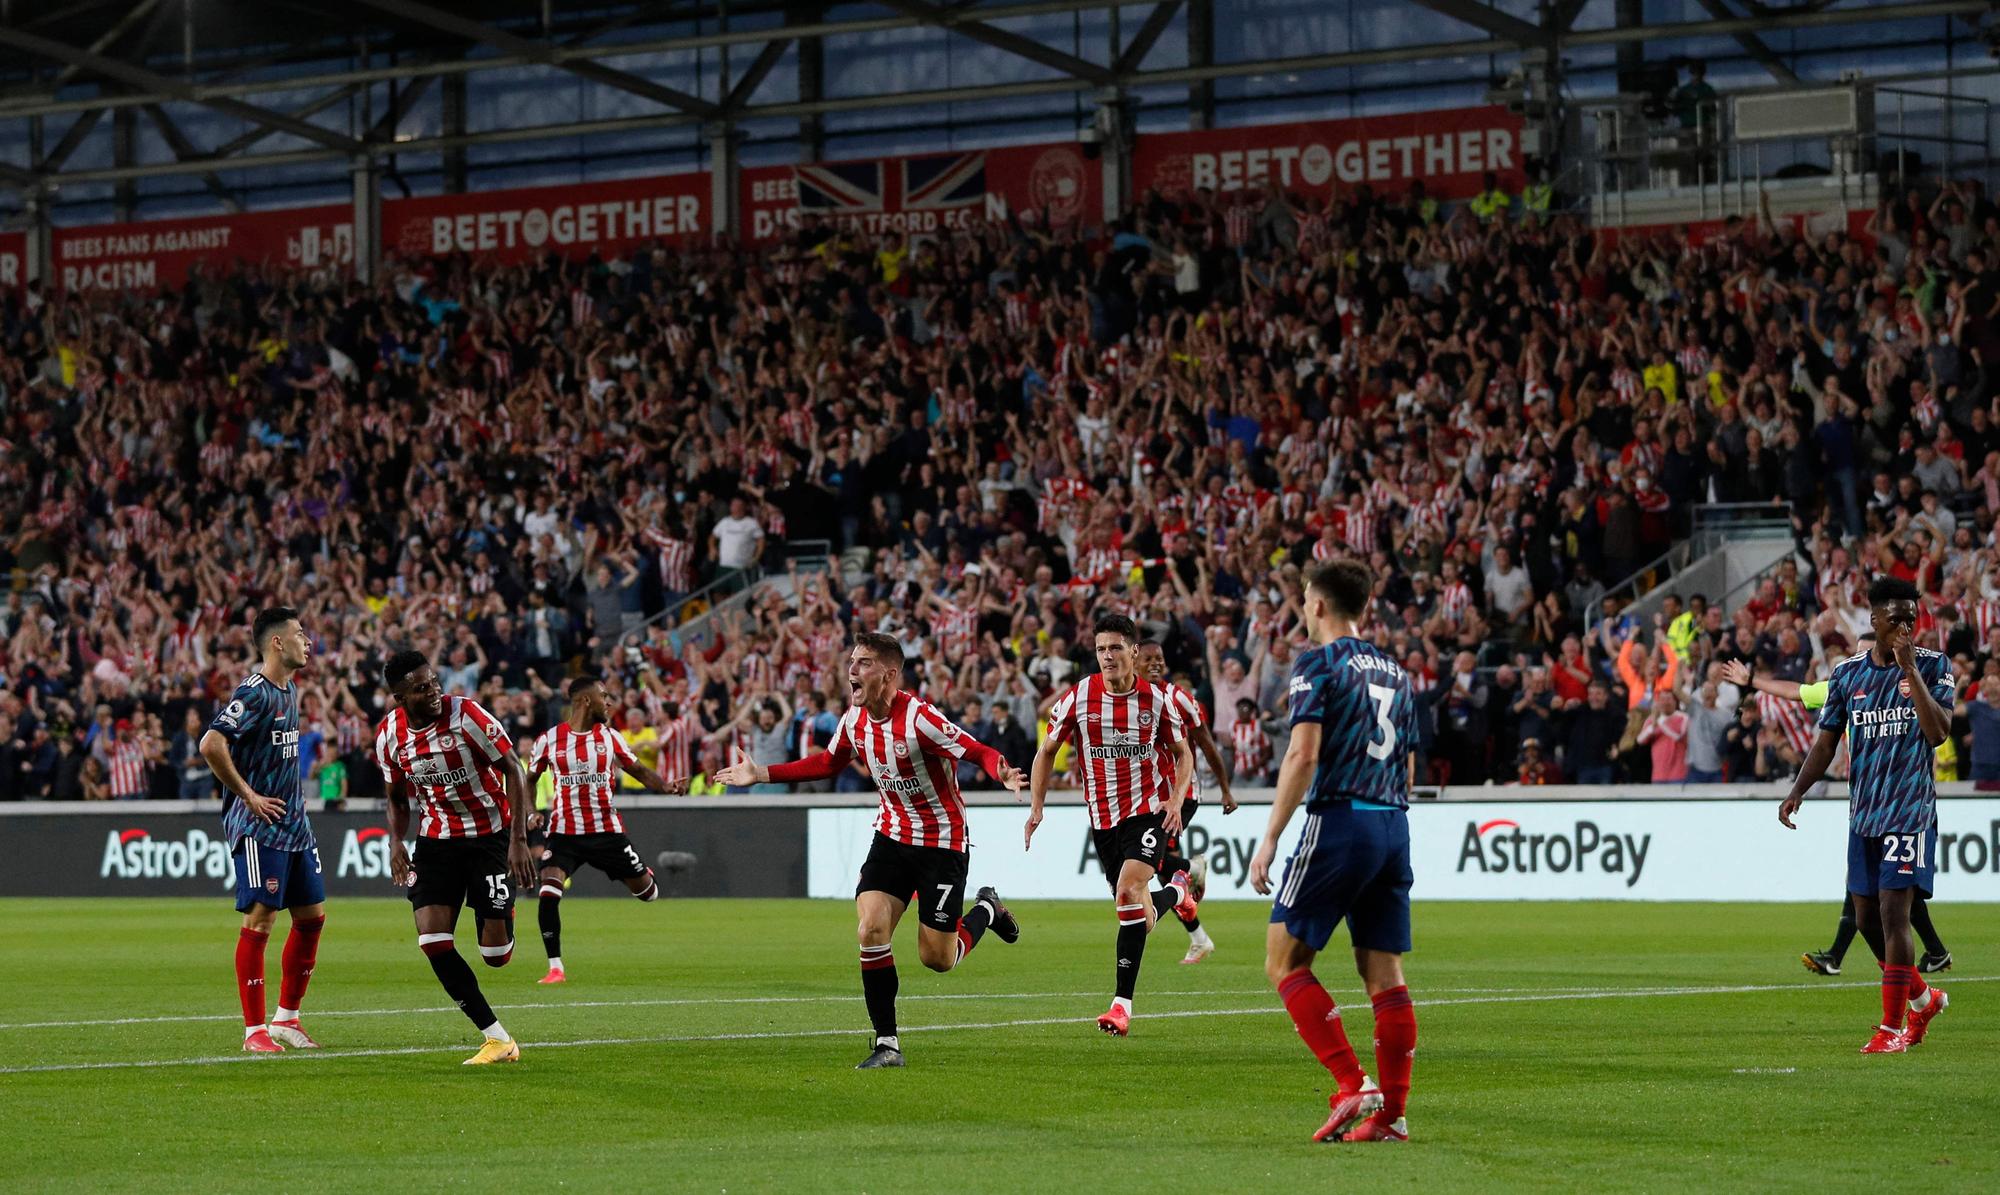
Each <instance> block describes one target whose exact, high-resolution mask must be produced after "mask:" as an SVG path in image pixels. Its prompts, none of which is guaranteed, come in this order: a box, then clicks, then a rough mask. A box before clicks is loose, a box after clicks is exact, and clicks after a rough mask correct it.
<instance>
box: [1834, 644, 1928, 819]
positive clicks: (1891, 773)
mask: <svg viewBox="0 0 2000 1195" xmlns="http://www.w3.org/2000/svg"><path fill="white" fill-rule="evenodd" d="M1916 656H1917V673H1918V675H1920V676H1922V677H1923V679H1924V683H1925V685H1927V686H1928V687H1929V688H1930V691H1931V696H1932V697H1935V698H1936V699H1937V702H1938V704H1939V705H1942V706H1943V707H1944V708H1945V710H1946V711H1947V713H1949V711H1950V710H1951V707H1952V705H1953V704H1954V703H1955V702H1957V700H1958V683H1957V680H1956V678H1954V677H1953V676H1952V674H1951V664H1950V662H1949V661H1947V660H1946V659H1945V658H1944V656H1942V655H1940V654H1939V653H1937V652H1934V651H1931V650H1929V649H1927V648H1922V647H1919V648H1917V649H1916ZM1908 683H1909V682H1908V681H1907V680H1905V678H1904V676H1903V670H1902V669H1901V668H1898V667H1897V666H1896V665H1895V664H1894V663H1890V664H1888V665H1887V666H1882V665H1878V664H1876V663H1875V661H1874V659H1873V657H1872V655H1871V653H1869V652H1863V653H1861V654H1860V655H1858V656H1853V657H1850V658H1849V659H1846V660H1843V661H1841V662H1840V663H1839V664H1838V665H1836V666H1835V667H1834V670H1833V676H1832V677H1831V678H1830V679H1829V680H1828V687H1827V693H1826V706H1825V708H1824V709H1822V710H1821V711H1820V716H1819V728H1820V729H1821V730H1831V731H1834V732H1836V733H1838V732H1839V731H1841V730H1843V729H1844V730H1846V732H1847V751H1848V756H1849V758H1850V759H1851V760H1852V761H1853V762H1852V763H1851V764H1850V765H1849V769H1848V792H1849V794H1850V795H1849V797H1848V805H1847V809H1848V816H1849V819H1850V822H1851V824H1852V827H1853V830H1854V832H1855V833H1856V834H1861V835H1867V836H1874V835H1880V834H1902V833H1915V832H1917V831H1922V830H1929V829H1930V828H1931V827H1932V826H1934V825H1936V824H1937V782H1936V780H1935V778H1934V773H1933V772H1932V766H1933V765H1932V760H1931V745H1930V743H1929V742H1928V741H1927V740H1925V738H1924V731H1923V727H1921V726H1920V725H1918V724H1917V707H1916V704H1915V703H1914V702H1912V701H1911V700H1910V691H1909V689H1908V687H1907V686H1908Z"/></svg>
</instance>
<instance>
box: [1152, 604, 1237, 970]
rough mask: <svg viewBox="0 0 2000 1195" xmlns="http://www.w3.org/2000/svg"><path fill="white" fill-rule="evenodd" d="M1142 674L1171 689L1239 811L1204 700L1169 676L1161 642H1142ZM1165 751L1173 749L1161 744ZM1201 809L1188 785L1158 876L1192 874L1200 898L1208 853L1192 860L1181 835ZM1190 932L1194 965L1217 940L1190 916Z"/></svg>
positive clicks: (1225, 795)
mask: <svg viewBox="0 0 2000 1195" xmlns="http://www.w3.org/2000/svg"><path fill="white" fill-rule="evenodd" d="M1139 675H1140V676H1143V677H1145V678H1146V679H1147V680H1149V681H1151V682H1153V683H1154V684H1156V685H1158V686H1160V687H1161V688H1162V689H1165V690H1166V691H1167V700H1168V702H1169V703H1170V704H1172V706H1173V707H1174V712H1175V713H1177V714H1179V715H1180V716H1181V725H1182V726H1183V727H1185V728H1186V729H1187V736H1188V739H1189V741H1190V742H1192V743H1193V744H1194V745H1195V746H1196V747H1198V748H1200V750H1201V753H1202V755H1203V756H1205V757H1206V758H1207V759H1208V767H1209V771H1211V772H1213V773H1214V774H1215V783H1216V786H1217V787H1218V788H1220V789H1221V790H1222V812H1223V813H1224V814H1225V815H1226V814H1231V813H1235V812H1236V797H1235V795H1234V794H1232V793H1231V792H1230V791H1229V768H1228V767H1227V765H1225V764H1224V763H1223V762H1222V750H1221V748H1219V747H1217V746H1216V745H1215V736H1214V735H1213V734H1211V733H1210V732H1209V729H1208V722H1207V720H1206V718H1205V717H1204V715H1203V714H1202V712H1201V702H1199V701H1196V700H1195V699H1194V694H1192V693H1190V692H1188V691H1187V690H1186V689H1183V688H1181V687H1180V686H1179V685H1177V684H1174V683H1173V682H1172V681H1170V680H1168V679H1167V653H1166V649H1164V648H1162V647H1161V646H1160V645H1159V644H1158V643H1155V642H1153V641H1152V640H1147V641H1146V642H1144V643H1141V644H1140V645H1139ZM1161 750H1162V752H1167V751H1170V750H1171V749H1170V748H1169V747H1167V746H1166V744H1164V743H1163V744H1162V745H1161ZM1200 808H1201V794H1200V793H1199V792H1197V791H1195V788H1194V786H1193V784H1190V785H1189V786H1188V795H1187V800H1186V801H1184V802H1182V803H1181V828H1180V829H1179V830H1178V831H1176V832H1174V833H1172V834H1169V835H1168V836H1167V852H1166V855H1165V857H1164V858H1162V859H1161V860H1160V869H1159V871H1158V872H1157V873H1156V874H1158V875H1163V876H1170V875H1173V874H1174V873H1175V872H1177V871H1185V872H1187V873H1188V882H1189V890H1190V894H1191V895H1192V896H1193V897H1194V898H1195V899H1196V900H1197V901H1199V900H1200V899H1201V898H1202V895H1203V893H1204V891H1205V890H1206V889H1207V888H1208V856H1206V855H1203V856H1201V857H1200V858H1198V859H1193V860H1190V859H1189V858H1188V857H1187V856H1186V855H1183V854H1181V835H1182V834H1185V833H1187V828H1188V826H1190V825H1192V824H1193V823H1194V815H1195V812H1196V811H1197V810H1199V809H1200ZM1181 924H1182V925H1183V926H1185V927H1186V929H1187V932H1188V949H1187V954H1186V955H1185V956H1183V957H1182V959H1181V962H1182V963H1183V964H1188V965H1191V964H1194V963H1198V962H1200V961H1201V960H1203V959H1205V958H1207V957H1208V956H1209V955H1211V954H1214V953H1215V941H1214V940H1213V939H1212V938H1210V937H1209V936H1208V931H1207V930H1205V929H1203V928H1202V927H1201V918H1200V917H1198V916H1190V917H1188V918H1185V919H1183V920H1182V921H1181Z"/></svg>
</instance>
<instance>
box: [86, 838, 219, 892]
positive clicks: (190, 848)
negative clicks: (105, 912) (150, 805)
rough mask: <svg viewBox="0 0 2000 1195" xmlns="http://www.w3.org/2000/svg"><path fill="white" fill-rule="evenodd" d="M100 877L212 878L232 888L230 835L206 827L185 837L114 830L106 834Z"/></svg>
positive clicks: (150, 878) (121, 878) (129, 878)
mask: <svg viewBox="0 0 2000 1195" xmlns="http://www.w3.org/2000/svg"><path fill="white" fill-rule="evenodd" d="M97 874H98V876H99V878H101V879H107V880H109V879H120V880H199V879H211V880H215V881H217V882H218V883H219V884H220V886H222V887H225V888H229V887H233V886H234V885H235V883H236V872H235V869H234V867H232V866H231V864H230V856H229V839H228V838H226V837H217V836H215V835H213V834H210V833H209V832H208V831H206V830H189V831H188V833H187V837H186V838H155V837H153V832H152V831H151V830H146V829H140V828H136V827H135V828H131V829H125V830H112V831H110V832H109V833H107V834H106V835H105V838H104V855H103V858H102V860H101V861H100V862H99V865H98V870H97Z"/></svg>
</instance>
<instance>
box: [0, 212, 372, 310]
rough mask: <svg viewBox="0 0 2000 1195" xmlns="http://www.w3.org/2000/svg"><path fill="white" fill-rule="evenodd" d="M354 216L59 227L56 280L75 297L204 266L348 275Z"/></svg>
mask: <svg viewBox="0 0 2000 1195" xmlns="http://www.w3.org/2000/svg"><path fill="white" fill-rule="evenodd" d="M353 214H354V213H353V209H352V208H351V207H349V206H348V205H346V204H327V205H324V206H320V207H295V208H280V209H278V210H276V211H265V212H240V213H237V214H234V215H226V216H193V217H189V218H187V219H181V220H147V221H141V222H138V223H132V224H93V225H89V226H86V227H81V228H58V229H56V230H55V231H54V234H53V236H52V238H51V242H50V264H51V268H52V270H53V271H54V276H53V277H52V278H51V279H50V280H49V281H50V283H51V285H52V286H53V287H54V288H55V289H58V290H63V291H67V292H70V293H73V294H76V293H84V292H89V291H101V290H121V291H151V290H157V289H159V288H161V287H179V286H183V285H185V284H186V283H187V280H188V274H189V272H190V271H191V270H192V269H193V268H194V267H195V266H197V265H199V266H202V267H203V268H204V269H205V270H206V271H207V272H208V273H209V274H211V275H214V274H219V273H223V272H225V271H227V270H228V269H230V268H231V267H233V266H234V265H236V264H237V263H238V262H256V263H268V264H269V265H270V266H271V267H272V268H274V269H275V268H280V267H287V266H290V267H299V268H305V269H322V268H331V269H341V268H345V267H348V266H351V265H353V263H354V240H353V224H352V220H353ZM3 266H4V262H0V267H3Z"/></svg>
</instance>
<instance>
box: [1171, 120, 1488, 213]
mask: <svg viewBox="0 0 2000 1195" xmlns="http://www.w3.org/2000/svg"><path fill="white" fill-rule="evenodd" d="M1488 170H1491V171H1493V172H1494V173H1495V174H1496V175H1498V176H1499V181H1500V186H1501V187H1502V188H1503V189H1504V190H1506V191H1509V192H1516V191H1519V190H1520V189H1521V186H1522V184H1523V182H1524V175H1523V173H1522V155H1521V118H1520V117H1518V116H1514V115H1512V114H1510V113H1509V112H1508V111H1507V110H1506V109H1505V108H1500V107H1491V108H1455V109H1450V110H1447V111H1443V112H1410V113H1403V114H1400V115H1395V116H1368V117H1362V118H1358V119H1354V120H1322V121H1314V122H1312V123H1309V124H1273V125H1256V126H1253V127H1250V128H1231V129H1206V130H1203V131H1201V132H1193V133H1148V134H1145V135H1144V136H1141V137H1140V138H1139V140H1138V144H1137V145H1136V146H1134V147H1133V150H1132V190H1133V193H1134V194H1137V195H1144V194H1145V193H1146V191H1147V190H1149V189H1152V188H1158V189H1159V190H1160V191H1161V192H1163V193H1165V194H1169V195H1175V194H1184V193H1186V192H1188V191H1190V190H1200V189H1204V188H1206V189H1208V190H1212V191H1217V192H1228V191H1239V190H1244V189H1246V188H1255V187H1261V186H1263V185H1264V183H1265V182H1266V181H1267V180H1274V181H1276V182H1277V184H1278V185H1279V186H1280V187H1283V188H1284V189H1285V190H1286V191H1289V192H1291V193H1293V194H1325V193H1326V192H1327V191H1329V190H1330V189H1331V188H1333V187H1335V186H1339V187H1342V188H1347V189H1352V188H1354V187H1358V186H1360V185H1361V184H1363V183H1366V184H1368V185H1369V186H1370V187H1373V188H1374V189H1375V192H1376V193H1377V194H1378V195H1380V194H1392V195H1393V194H1401V193H1402V192H1404V191H1406V190H1408V189H1409V185H1410V183H1411V182H1412V181H1414V180H1416V179H1422V180H1423V183H1424V189H1425V191H1427V192H1428V193H1429V194H1430V196H1431V198H1433V199H1463V198H1466V197H1468V196H1472V195H1476V194H1478V193H1479V189H1480V186H1481V179H1482V177H1483V176H1484V174H1485V172H1486V171H1488Z"/></svg>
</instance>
